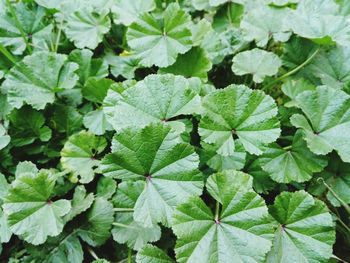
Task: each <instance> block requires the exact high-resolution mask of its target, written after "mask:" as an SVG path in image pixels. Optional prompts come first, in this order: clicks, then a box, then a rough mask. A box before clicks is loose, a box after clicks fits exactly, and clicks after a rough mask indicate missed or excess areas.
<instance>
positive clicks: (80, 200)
mask: <svg viewBox="0 0 350 263" xmlns="http://www.w3.org/2000/svg"><path fill="white" fill-rule="evenodd" d="M93 201H94V194H93V193H89V194H87V193H86V190H85V187H84V186H83V185H79V186H77V187H76V188H75V190H74V195H73V200H72V209H71V210H70V211H69V213H68V214H67V215H65V217H64V221H65V222H68V221H70V220H72V219H73V218H74V217H76V216H77V215H79V214H81V213H83V212H85V211H86V210H87V209H88V208H90V206H91V205H92V203H93Z"/></svg>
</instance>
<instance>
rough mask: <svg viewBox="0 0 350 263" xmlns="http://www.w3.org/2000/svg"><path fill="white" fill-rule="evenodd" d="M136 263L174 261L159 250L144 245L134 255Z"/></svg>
mask: <svg viewBox="0 0 350 263" xmlns="http://www.w3.org/2000/svg"><path fill="white" fill-rule="evenodd" d="M136 262H137V263H173V262H174V261H173V260H172V259H171V258H170V257H169V256H168V255H167V254H166V253H165V252H164V251H163V250H161V249H160V248H158V247H156V246H152V245H146V246H145V247H143V248H142V249H141V250H140V251H139V252H138V253H137V255H136Z"/></svg>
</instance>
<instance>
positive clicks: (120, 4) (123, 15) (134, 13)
mask: <svg viewBox="0 0 350 263" xmlns="http://www.w3.org/2000/svg"><path fill="white" fill-rule="evenodd" d="M155 8H156V4H155V2H154V0H134V1H129V0H115V1H114V3H113V5H112V9H111V10H112V14H113V17H114V23H116V24H124V25H126V26H130V24H132V23H133V22H135V21H136V20H137V18H138V17H139V15H141V14H143V13H147V12H151V11H153V10H154V9H155Z"/></svg>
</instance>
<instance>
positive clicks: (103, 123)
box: [84, 109, 112, 135]
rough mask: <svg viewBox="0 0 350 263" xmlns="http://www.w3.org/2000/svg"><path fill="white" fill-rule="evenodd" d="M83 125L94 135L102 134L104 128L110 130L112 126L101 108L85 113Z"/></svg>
mask: <svg viewBox="0 0 350 263" xmlns="http://www.w3.org/2000/svg"><path fill="white" fill-rule="evenodd" d="M84 126H85V127H86V128H87V129H88V130H89V132H91V133H93V134H96V135H103V134H104V133H105V132H106V130H112V126H111V125H110V124H109V122H107V119H106V115H105V114H104V112H103V110H102V109H101V110H94V111H90V112H89V113H87V114H85V116H84Z"/></svg>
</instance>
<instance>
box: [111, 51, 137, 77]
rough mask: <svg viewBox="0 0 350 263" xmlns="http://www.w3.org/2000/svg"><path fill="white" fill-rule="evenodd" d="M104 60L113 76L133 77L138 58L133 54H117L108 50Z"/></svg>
mask: <svg viewBox="0 0 350 263" xmlns="http://www.w3.org/2000/svg"><path fill="white" fill-rule="evenodd" d="M105 60H106V61H107V63H108V64H109V65H110V70H111V73H112V75H113V76H114V77H116V78H117V77H119V76H123V77H124V78H126V79H133V78H134V77H135V71H136V69H138V68H139V62H140V59H139V58H137V55H135V54H129V53H127V54H120V55H119V56H117V55H115V54H113V53H112V52H109V53H107V54H106V56H105Z"/></svg>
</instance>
